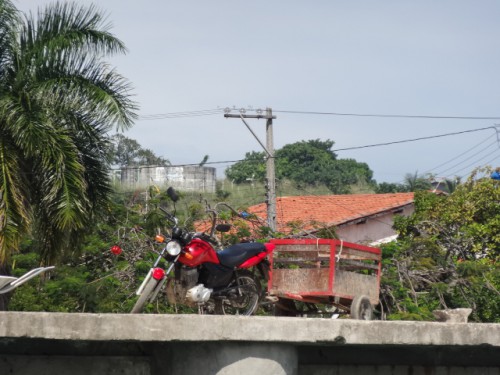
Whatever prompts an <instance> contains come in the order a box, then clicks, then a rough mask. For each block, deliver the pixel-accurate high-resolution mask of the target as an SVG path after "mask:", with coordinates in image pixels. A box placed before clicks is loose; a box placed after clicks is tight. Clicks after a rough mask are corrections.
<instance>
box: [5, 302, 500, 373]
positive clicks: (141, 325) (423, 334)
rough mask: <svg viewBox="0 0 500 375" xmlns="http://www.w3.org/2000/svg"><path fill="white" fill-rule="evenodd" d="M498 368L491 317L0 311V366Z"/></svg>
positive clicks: (499, 331)
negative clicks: (478, 320) (440, 319)
mask: <svg viewBox="0 0 500 375" xmlns="http://www.w3.org/2000/svg"><path fill="white" fill-rule="evenodd" d="M70 373H71V374H72V375H80V374H81V375H87V374H92V375H101V374H102V375H104V374H106V375H109V374H122V375H129V374H130V375H131V374H138V375H149V374H155V375H162V374H179V375H187V374H199V375H203V374H207V375H208V374H218V375H226V374H242V375H245V374H258V375H275V374H283V375H285V374H286V375H302V374H308V375H323V374H340V373H342V374H366V373H377V374H379V375H385V374H413V375H415V374H426V375H429V374H437V375H438V374H488V375H500V325H499V324H470V323H469V324H467V323H421V322H380V321H372V322H366V321H356V320H347V319H346V320H344V319H340V320H330V319H314V318H309V319H306V318H275V317H233V316H199V315H146V314H145V315H129V314H127V315H125V314H123V315H119V314H60V313H18V312H0V374H15V375H28V374H37V375H49V374H70Z"/></svg>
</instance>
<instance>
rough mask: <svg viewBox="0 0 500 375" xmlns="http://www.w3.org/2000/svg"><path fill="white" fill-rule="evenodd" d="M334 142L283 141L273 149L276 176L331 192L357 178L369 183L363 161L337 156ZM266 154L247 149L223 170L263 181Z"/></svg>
mask: <svg viewBox="0 0 500 375" xmlns="http://www.w3.org/2000/svg"><path fill="white" fill-rule="evenodd" d="M333 144H334V142H333V141H331V140H326V141H321V140H319V139H316V140H309V141H300V142H296V143H293V144H288V145H285V146H284V147H283V148H281V149H279V150H276V152H275V160H276V162H275V166H276V177H277V178H278V179H287V180H291V181H293V182H295V183H296V184H297V185H299V186H303V187H304V186H308V185H309V186H316V185H320V184H323V185H326V186H328V188H329V189H330V190H331V191H332V192H334V193H347V192H349V187H350V185H353V184H356V183H358V182H360V181H362V182H365V183H368V184H372V183H374V181H373V179H372V178H373V172H372V171H371V170H370V168H369V167H368V165H367V164H366V163H359V162H356V161H355V160H354V159H337V155H336V154H335V153H334V152H333V151H331V148H332V147H333ZM265 161H266V154H265V153H264V152H251V153H247V154H246V156H245V159H244V160H243V161H240V162H238V163H236V164H234V165H233V166H231V167H230V168H228V169H227V170H226V176H227V178H229V179H230V180H233V181H234V182H235V183H244V182H246V181H249V180H253V179H256V180H259V181H263V180H264V178H265V173H266V165H265Z"/></svg>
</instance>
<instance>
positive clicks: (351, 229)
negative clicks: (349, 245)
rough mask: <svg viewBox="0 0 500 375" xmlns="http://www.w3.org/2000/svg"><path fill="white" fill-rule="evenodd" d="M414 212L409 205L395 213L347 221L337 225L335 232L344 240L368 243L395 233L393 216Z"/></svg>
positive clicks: (412, 207) (407, 214)
mask: <svg viewBox="0 0 500 375" xmlns="http://www.w3.org/2000/svg"><path fill="white" fill-rule="evenodd" d="M413 212H414V206H413V205H409V206H406V207H404V208H403V211H402V212H398V213H397V214H395V213H392V212H388V213H384V214H382V215H379V216H376V217H373V218H368V219H367V220H366V222H360V223H349V224H345V225H340V226H338V227H337V229H336V232H337V235H338V236H339V238H341V239H343V240H344V241H348V242H354V243H362V244H369V243H372V242H375V241H379V240H382V239H384V238H387V237H391V236H393V235H395V234H396V232H395V231H394V229H392V226H393V224H394V216H397V215H401V216H409V215H411V214H412V213H413Z"/></svg>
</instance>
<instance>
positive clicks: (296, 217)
mask: <svg viewBox="0 0 500 375" xmlns="http://www.w3.org/2000/svg"><path fill="white" fill-rule="evenodd" d="M414 210H415V206H414V194H413V193H392V194H351V195H322V196H294V197H281V198H278V199H277V207H276V213H277V215H276V221H277V230H278V232H281V233H285V234H290V233H291V232H293V231H294V230H293V227H294V226H296V227H299V228H300V230H301V232H300V233H296V232H295V235H299V236H300V235H302V236H308V235H314V234H315V233H316V232H318V231H319V230H321V229H324V228H334V229H335V233H336V234H337V236H338V237H339V238H340V239H342V240H344V241H348V242H355V243H363V244H373V245H377V244H380V243H384V242H389V241H391V240H393V239H395V238H396V232H395V231H394V229H393V224H394V216H396V215H403V216H408V215H410V214H412V213H413V212H414ZM248 212H250V213H252V214H255V215H257V216H258V217H259V218H261V220H262V222H263V223H265V222H266V220H267V212H266V205H265V204H264V203H261V204H258V205H255V206H251V207H249V208H248Z"/></svg>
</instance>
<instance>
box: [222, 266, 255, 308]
mask: <svg viewBox="0 0 500 375" xmlns="http://www.w3.org/2000/svg"><path fill="white" fill-rule="evenodd" d="M238 286H239V287H238ZM228 288H231V290H230V291H229V292H228V293H227V294H226V295H225V296H224V297H223V298H217V299H215V313H216V314H219V315H245V316H248V315H252V314H254V313H255V312H256V311H257V309H258V308H259V299H260V294H261V285H260V282H259V280H258V279H256V278H255V277H254V275H253V274H252V273H251V272H249V271H246V270H243V271H239V272H238V275H237V276H236V278H234V279H233V280H232V281H231V283H230V284H229V285H228Z"/></svg>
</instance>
